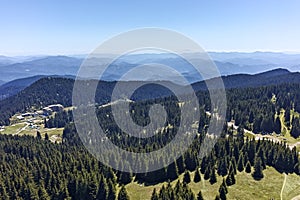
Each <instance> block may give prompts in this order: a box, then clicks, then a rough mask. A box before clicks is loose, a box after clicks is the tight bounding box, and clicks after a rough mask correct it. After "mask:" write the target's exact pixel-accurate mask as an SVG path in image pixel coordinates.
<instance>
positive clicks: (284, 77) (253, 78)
mask: <svg viewBox="0 0 300 200" xmlns="http://www.w3.org/2000/svg"><path fill="white" fill-rule="evenodd" d="M47 77H52V78H68V79H73V80H75V76H59V75H52V76H45V75H39V76H33V77H28V78H22V79H17V80H13V81H10V82H7V83H5V84H3V85H1V86H0V100H2V99H5V98H7V97H10V96H13V95H15V94H17V93H19V92H20V91H22V90H24V89H25V88H27V87H29V86H30V85H32V84H34V83H35V82H37V81H38V80H40V79H44V78H47ZM222 79H223V82H224V86H225V88H227V89H230V88H243V87H258V86H267V85H276V84H282V83H300V73H299V72H290V71H288V70H287V69H281V68H278V69H274V70H270V71H266V72H263V73H258V74H254V75H251V74H235V75H227V76H222ZM214 80H215V79H214V78H212V79H209V80H206V81H199V82H196V83H193V84H192V87H193V88H194V90H195V91H199V90H205V89H207V87H206V84H207V83H214ZM107 83H108V85H110V83H111V84H112V85H110V86H109V87H108V88H113V86H114V85H115V83H116V82H115V81H113V82H107ZM128 83H129V84H130V82H128ZM47 87H49V86H47ZM153 87H155V88H153ZM147 88H148V89H149V88H152V89H153V90H152V91H156V90H160V89H159V87H156V86H153V85H152V86H148V87H146V90H147ZM152 93H153V92H152ZM158 93H159V94H161V92H158ZM139 95H140V96H141V94H139ZM147 98H150V97H147Z"/></svg>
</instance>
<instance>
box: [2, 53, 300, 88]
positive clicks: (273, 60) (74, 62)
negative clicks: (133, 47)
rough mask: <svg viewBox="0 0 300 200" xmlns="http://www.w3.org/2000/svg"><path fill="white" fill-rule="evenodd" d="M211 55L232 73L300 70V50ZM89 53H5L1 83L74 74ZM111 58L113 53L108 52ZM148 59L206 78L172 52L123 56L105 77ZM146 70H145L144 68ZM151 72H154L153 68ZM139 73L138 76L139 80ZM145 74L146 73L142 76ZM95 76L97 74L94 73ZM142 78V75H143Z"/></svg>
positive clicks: (196, 79) (156, 76) (225, 72)
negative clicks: (38, 54)
mask: <svg viewBox="0 0 300 200" xmlns="http://www.w3.org/2000/svg"><path fill="white" fill-rule="evenodd" d="M209 55H210V57H211V58H212V59H213V60H214V61H215V64H216V66H217V67H218V69H219V71H220V74H221V75H232V74H240V73H244V74H256V73H260V72H264V71H268V70H272V69H276V68H283V69H288V70H290V71H293V72H295V71H299V70H300V54H284V53H272V52H254V53H238V52H230V53H217V52H209ZM85 56H86V55H80V56H28V57H26V56H24V57H5V56H0V74H1V77H0V80H1V81H0V85H1V83H2V84H3V81H4V82H9V81H12V80H15V79H20V78H26V77H31V76H36V75H72V76H75V75H76V74H77V72H78V70H79V67H80V65H81V63H82V61H83V60H84V57H85ZM105 56H106V57H107V58H110V57H111V56H112V55H105ZM105 56H102V57H103V59H97V58H95V60H94V63H95V64H107V62H108V59H106V58H105ZM185 57H187V58H190V59H195V54H193V53H189V54H185ZM147 63H159V64H164V65H168V66H171V67H173V68H174V69H175V70H177V71H178V72H179V73H181V74H183V75H184V76H185V78H186V79H187V80H188V81H189V82H190V83H193V82H199V81H201V80H203V79H202V78H201V76H199V74H198V72H197V71H195V69H194V68H193V67H192V66H191V65H190V64H189V63H188V62H186V61H185V60H184V59H182V58H180V57H178V56H175V55H173V54H168V53H163V54H132V55H127V56H122V57H121V58H119V59H118V60H117V61H115V62H114V63H112V64H111V66H110V68H109V70H107V71H106V73H105V74H104V76H103V77H102V79H103V80H107V81H113V80H118V79H119V78H120V77H121V76H122V75H123V74H124V73H125V72H127V71H129V70H130V69H132V68H134V67H135V66H137V65H141V64H147ZM145 73H146V72H145ZM148 73H151V72H150V71H149V72H148ZM168 76H169V77H165V76H164V77H161V76H160V75H159V74H151V77H150V78H149V79H148V80H162V79H166V80H173V79H176V76H174V74H172V73H170V74H169V75H168ZM138 77H139V76H137V80H139V79H138ZM140 77H143V76H140ZM93 78H96V77H93ZM141 80H142V79H141Z"/></svg>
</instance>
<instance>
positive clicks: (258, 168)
mask: <svg viewBox="0 0 300 200" xmlns="http://www.w3.org/2000/svg"><path fill="white" fill-rule="evenodd" d="M252 176H253V178H254V179H255V180H260V179H262V178H263V177H264V174H263V167H262V163H261V158H260V157H257V158H256V159H255V163H254V172H253V174H252Z"/></svg>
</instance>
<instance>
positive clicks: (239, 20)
mask: <svg viewBox="0 0 300 200" xmlns="http://www.w3.org/2000/svg"><path fill="white" fill-rule="evenodd" d="M299 8H300V1H298V0H286V1H283V0H251V1H250V0H245V1H242V0H219V1H215V0H190V1H187V0H185V1H177V0H151V1H146V0H145V1H144V0H127V1H124V0H120V1H116V0H107V1H106V0H105V1H101V0H97V1H92V0H90V1H83V0H82V1H80V0H78V1H75V0H43V1H37V0H26V1H21V0H19V1H16V0H0V27H1V29H0V55H7V56H15V55H45V54H49V55H72V54H85V53H90V52H92V51H93V50H94V49H95V48H96V47H97V46H98V45H100V44H101V42H103V41H104V40H107V39H109V38H110V37H112V36H114V35H117V34H119V33H121V32H125V31H128V30H132V29H136V28H143V27H158V28H166V29H171V30H175V31H178V32H180V33H182V34H184V35H186V36H188V37H190V38H191V39H193V40H194V41H196V42H197V43H198V44H199V45H200V46H201V47H202V48H203V49H205V50H206V51H226V52H230V51H239V52H254V51H276V52H300V12H299Z"/></svg>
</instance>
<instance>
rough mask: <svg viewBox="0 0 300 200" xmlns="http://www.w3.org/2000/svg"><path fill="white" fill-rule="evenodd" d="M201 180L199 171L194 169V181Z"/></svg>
mask: <svg viewBox="0 0 300 200" xmlns="http://www.w3.org/2000/svg"><path fill="white" fill-rule="evenodd" d="M200 181H201V176H200V172H199V170H198V169H196V172H195V176H194V182H195V183H198V182H200Z"/></svg>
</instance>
